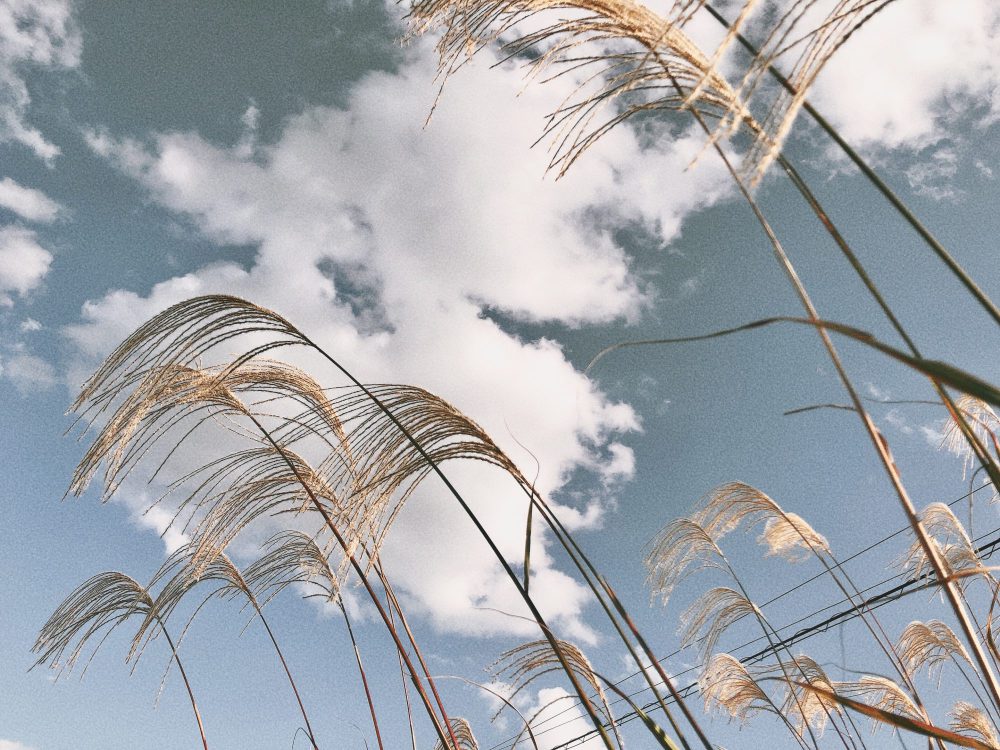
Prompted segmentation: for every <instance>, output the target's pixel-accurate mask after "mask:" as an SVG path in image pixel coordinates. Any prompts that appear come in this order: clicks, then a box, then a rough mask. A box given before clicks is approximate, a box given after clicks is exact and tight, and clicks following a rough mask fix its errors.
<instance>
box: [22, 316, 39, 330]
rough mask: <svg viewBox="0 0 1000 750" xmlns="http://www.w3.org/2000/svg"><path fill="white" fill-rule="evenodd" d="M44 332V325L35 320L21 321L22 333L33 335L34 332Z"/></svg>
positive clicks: (26, 319)
mask: <svg viewBox="0 0 1000 750" xmlns="http://www.w3.org/2000/svg"><path fill="white" fill-rule="evenodd" d="M40 330H42V324H41V323H39V322H38V321H37V320H35V319H34V318H25V319H24V320H22V321H21V332H22V333H33V332H34V331H40Z"/></svg>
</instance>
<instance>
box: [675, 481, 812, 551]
mask: <svg viewBox="0 0 1000 750" xmlns="http://www.w3.org/2000/svg"><path fill="white" fill-rule="evenodd" d="M691 517H692V519H693V520H695V521H696V522H697V523H699V524H700V525H701V527H702V528H703V529H704V530H705V532H706V533H707V534H708V535H709V536H710V537H711V538H712V539H713V540H714V541H715V542H716V543H718V541H719V540H720V539H721V538H722V537H723V536H725V535H726V534H729V533H731V532H732V531H735V530H736V529H737V528H738V527H739V526H741V525H742V524H744V523H745V524H747V526H749V527H750V528H753V527H755V526H758V525H761V524H763V526H764V529H763V533H762V534H761V536H760V537H759V539H758V541H759V542H761V543H762V544H764V545H766V546H767V548H768V553H769V554H773V555H780V556H781V557H783V558H785V559H787V560H798V559H801V557H802V555H804V554H814V555H818V554H820V553H821V552H825V553H828V554H829V552H830V546H829V544H828V543H827V541H826V538H825V537H824V536H823V535H822V534H820V533H818V532H817V531H816V530H815V529H813V528H812V526H810V525H809V524H808V523H807V522H806V521H805V520H803V519H802V518H801V517H800V516H798V515H796V514H794V513H787V512H786V511H785V510H783V509H782V507H781V506H780V505H778V503H776V502H775V501H774V500H772V499H771V498H770V497H769V496H768V495H766V494H765V493H764V492H761V491H760V490H758V489H757V488H755V487H751V486H750V485H749V484H745V483H743V482H730V483H728V484H724V485H722V486H721V487H717V488H716V489H714V490H712V492H710V493H709V494H708V495H707V496H706V497H705V499H704V500H703V501H702V507H701V508H700V509H699V510H698V511H697V512H695V513H694V514H692V516H691Z"/></svg>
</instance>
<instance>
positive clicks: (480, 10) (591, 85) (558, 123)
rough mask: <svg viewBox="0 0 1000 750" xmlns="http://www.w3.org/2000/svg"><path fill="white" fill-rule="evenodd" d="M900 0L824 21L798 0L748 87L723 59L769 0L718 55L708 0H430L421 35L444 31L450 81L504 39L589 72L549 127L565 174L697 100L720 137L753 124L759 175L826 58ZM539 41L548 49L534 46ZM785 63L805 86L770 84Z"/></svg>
mask: <svg viewBox="0 0 1000 750" xmlns="http://www.w3.org/2000/svg"><path fill="white" fill-rule="evenodd" d="M889 2H891V0H875V2H872V0H840V1H839V2H837V3H836V4H835V5H834V7H832V8H831V9H830V10H829V12H828V13H826V14H824V15H823V16H822V17H821V18H818V17H817V16H818V11H819V9H820V8H821V3H820V2H819V1H818V0H797V1H796V2H794V3H792V4H791V5H790V6H789V7H788V8H787V9H786V10H785V11H784V12H783V13H777V14H771V15H770V16H769V17H768V22H769V27H768V28H767V29H766V38H765V39H764V42H763V43H762V44H761V45H760V49H759V51H758V54H757V55H755V56H753V57H752V58H751V59H750V60H749V62H748V63H746V64H745V65H744V68H743V71H742V74H740V73H739V72H738V73H737V77H738V78H739V79H740V83H739V84H738V85H737V86H735V87H733V86H731V85H730V84H729V83H728V82H727V81H726V79H725V77H724V76H723V75H722V74H721V72H720V69H719V66H720V63H721V61H722V60H723V58H724V57H725V54H726V52H727V51H728V50H729V48H730V47H731V46H732V44H733V42H734V41H735V40H736V39H737V36H738V34H739V33H740V32H741V31H742V30H743V28H744V27H745V26H747V24H748V22H749V21H750V19H751V14H752V12H753V11H754V10H755V9H756V7H757V6H758V5H759V4H760V3H758V2H757V0H744V2H743V3H741V5H740V9H739V12H738V15H737V18H736V20H735V21H734V23H733V24H731V26H730V29H729V32H728V33H727V35H726V36H725V38H724V39H723V41H722V43H721V44H720V45H719V47H718V48H716V49H715V50H714V51H713V52H712V53H707V52H705V51H703V50H702V49H701V48H700V47H698V46H697V45H696V44H694V42H693V41H692V40H691V39H690V37H689V36H688V35H687V33H686V31H685V26H686V24H687V23H688V22H689V21H690V20H691V19H692V17H693V16H694V15H695V13H696V12H697V11H698V10H699V9H700V8H701V7H702V6H703V5H704V4H705V3H704V0H676V1H675V2H673V3H672V4H671V5H670V6H669V7H668V8H667V9H666V11H665V13H664V14H663V15H657V14H656V13H654V12H652V11H651V10H650V9H649V8H648V7H647V6H645V5H643V4H641V3H638V2H633V1H632V0H517V1H512V0H418V1H417V2H415V3H414V4H413V7H412V10H411V20H412V29H413V33H424V32H427V31H429V30H440V31H441V38H440V40H439V42H438V47H437V48H438V53H439V57H440V63H439V76H440V77H441V78H442V79H443V78H446V77H447V76H448V75H450V74H451V73H452V72H454V70H455V69H456V68H458V67H459V66H460V65H461V64H462V63H463V62H464V61H465V60H467V59H468V58H470V57H471V56H472V55H473V54H474V53H475V52H476V51H478V50H479V49H481V48H482V47H483V46H484V45H486V44H488V43H490V42H493V41H495V40H498V39H499V40H504V44H503V47H504V51H505V52H506V54H507V55H508V56H509V57H515V56H524V57H530V58H532V62H531V66H532V74H533V75H534V76H539V75H540V74H541V72H542V71H544V70H545V69H546V68H548V67H549V66H551V65H553V64H561V65H562V66H563V67H562V70H560V71H559V72H557V73H555V74H552V75H551V76H550V78H555V77H558V76H559V75H564V74H566V73H567V72H576V73H580V76H581V77H582V78H583V79H584V80H583V83H581V84H580V86H579V87H578V88H577V90H576V92H574V94H571V95H570V97H569V98H568V99H567V100H566V101H564V102H562V103H561V104H560V106H559V107H558V108H557V109H556V110H555V111H554V112H553V114H552V115H551V117H550V121H549V125H548V127H547V129H546V132H547V134H549V135H550V136H552V137H553V150H554V152H555V153H554V156H553V158H552V162H551V166H552V167H554V168H557V169H558V170H559V174H563V173H564V172H565V171H566V169H568V168H569V167H570V166H571V165H572V163H573V162H574V161H575V160H576V159H577V158H578V157H579V156H580V154H581V153H582V152H583V151H585V150H586V149H587V148H588V147H589V146H591V145H592V144H593V143H594V142H595V141H596V140H597V139H599V138H600V137H601V136H602V135H603V134H605V133H606V132H608V131H609V130H610V129H611V128H613V127H614V126H615V125H617V124H619V123H621V122H622V121H624V120H626V119H628V118H629V117H631V116H633V115H635V114H637V113H640V112H647V111H655V110H664V109H667V110H677V109H683V108H689V109H695V110H697V111H699V112H701V113H702V114H704V115H707V116H708V117H710V118H712V119H717V120H718V125H717V127H716V130H715V133H714V134H713V135H712V137H711V140H712V141H713V142H714V141H715V140H717V139H719V138H722V137H728V136H729V135H731V134H732V133H734V132H735V131H736V130H737V129H739V128H740V127H746V128H747V129H748V131H749V132H750V134H751V138H752V144H751V147H750V149H749V152H748V153H747V155H746V158H745V159H744V164H743V171H744V173H745V175H746V176H747V177H748V178H749V179H750V180H751V182H754V183H755V182H757V181H758V180H759V179H760V178H761V177H762V176H763V174H764V172H765V171H766V170H767V168H768V166H769V165H770V164H771V162H772V161H773V160H774V159H775V158H776V157H777V155H778V154H779V152H780V148H781V144H782V142H783V141H784V139H785V138H786V136H787V135H788V133H789V131H790V129H791V126H792V123H793V121H794V120H795V117H796V115H797V114H798V111H799V110H800V109H801V107H802V105H803V104H804V103H805V98H806V95H807V93H808V91H809V89H810V87H811V86H812V84H813V82H814V81H815V79H816V76H817V75H818V74H819V72H820V71H821V70H822V68H823V67H824V65H825V64H826V63H827V61H828V60H829V59H830V58H831V57H832V56H833V54H834V53H835V52H836V51H837V50H838V49H839V48H840V47H841V46H842V45H843V44H844V43H845V42H846V41H847V40H848V39H849V38H850V37H851V35H852V34H853V33H854V32H855V31H856V30H857V29H858V28H859V27H860V26H862V25H863V24H865V23H866V22H867V21H868V20H869V19H870V18H871V17H873V16H874V15H875V14H876V13H878V12H879V11H880V10H881V9H882V8H883V7H885V6H886V5H888V4H889ZM545 11H553V15H555V13H556V12H558V13H559V18H558V20H555V21H554V22H552V23H551V24H548V25H544V22H543V23H542V25H541V28H540V29H538V30H536V31H534V32H528V33H525V34H523V35H522V36H520V37H516V38H514V39H513V40H509V39H507V38H506V37H507V36H508V34H509V32H514V33H516V31H517V29H518V26H519V25H520V24H521V23H522V22H524V21H526V20H529V19H531V20H534V19H533V17H534V16H535V15H538V14H541V13H544V12H545ZM567 11H569V13H568V14H567ZM819 12H821V11H819ZM588 44H589V45H590V49H588V47H587V45H588ZM533 47H537V48H539V51H538V52H532V48H533ZM737 59H739V58H737ZM789 60H790V62H789ZM774 64H782V65H783V67H786V68H787V69H788V70H787V72H786V78H787V81H788V83H789V84H790V86H791V87H793V88H794V90H795V93H794V94H791V93H788V92H787V91H786V90H784V89H783V88H781V87H777V86H771V87H768V86H766V85H765V79H766V74H767V71H768V68H769V66H771V65H774ZM761 92H764V93H763V94H762V93H761ZM772 92H774V93H772ZM758 98H764V99H765V103H764V104H763V105H760V106H757V107H756V108H757V109H759V110H761V112H762V113H763V114H762V117H761V118H760V119H758V118H755V117H754V115H753V114H752V113H751V108H750V106H749V104H750V102H751V100H754V99H758ZM608 105H614V106H615V109H614V110H613V112H612V114H611V115H610V116H606V117H604V118H601V119H599V118H598V116H597V115H598V111H599V109H600V108H601V107H603V106H608Z"/></svg>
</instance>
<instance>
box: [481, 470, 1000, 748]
mask: <svg viewBox="0 0 1000 750" xmlns="http://www.w3.org/2000/svg"><path fill="white" fill-rule="evenodd" d="M988 487H992V485H991V484H990V483H988V482H987V483H985V484H982V485H980V486H979V487H976V488H974V489H972V490H970V491H969V492H967V493H965V494H964V495H962V496H960V497H958V498H955V499H954V500H952V501H950V502H949V503H948V506H949V507H951V506H954V505H957V504H958V503H960V502H962V501H963V500H968V499H969V498H971V497H973V496H974V495H975V494H976V493H977V492H980V491H981V490H984V489H986V488H988ZM909 530H910V527H909V526H905V527H902V528H899V529H897V530H896V531H894V532H892V533H891V534H888V535H886V536H884V537H882V538H880V539H878V540H876V541H874V542H872V543H871V544H869V545H868V546H866V547H864V548H862V549H860V550H858V551H857V552H854V553H852V554H851V555H849V556H848V557H845V558H842V559H840V560H839V561H838V562H837V563H836V564H834V565H831V568H832V569H840V568H842V567H843V566H844V565H845V564H847V563H849V562H851V561H853V560H856V559H857V558H859V557H861V556H862V555H865V554H867V553H868V552H871V551H872V550H873V549H875V548H877V547H879V546H881V545H883V544H885V543H887V542H889V541H891V540H892V539H894V538H896V537H898V536H900V535H901V534H904V533H906V532H907V531H909ZM996 532H1000V528H997V529H994V530H993V531H991V532H988V533H987V534H984V535H981V536H979V537H977V538H976V540H975V541H979V540H981V539H984V538H986V537H988V536H989V535H990V534H993V533H996ZM997 546H1000V537H997V538H995V539H993V540H992V541H991V542H989V543H987V544H985V545H983V547H981V548H979V549H977V551H978V552H985V556H987V557H988V556H989V555H991V554H992V553H993V552H994V551H995V550H996V547H997ZM827 574H828V573H827V571H826V570H823V571H820V572H818V573H816V574H815V575H812V576H809V577H808V578H805V579H803V580H802V581H799V583H797V584H795V585H794V586H792V587H790V588H788V589H786V590H784V591H782V592H780V593H779V594H776V595H775V596H773V597H771V598H770V599H768V600H766V601H764V602H763V603H761V604H760V605H759V606H760V607H761V608H763V607H767V606H769V605H771V604H774V603H775V602H777V601H780V600H781V599H783V598H785V597H787V596H789V595H791V594H792V593H794V592H796V591H798V590H799V589H801V588H803V587H804V586H807V585H808V584H810V583H812V582H813V581H816V580H818V579H820V578H823V577H824V576H826V575H827ZM903 576H905V573H897V574H895V575H892V576H889V577H887V578H885V579H883V580H881V581H879V582H877V583H874V584H871V585H870V586H867V587H865V588H864V589H862V590H861V591H860V592H859V593H860V594H865V593H867V592H869V591H871V590H873V589H876V588H879V587H881V586H884V585H886V584H888V583H891V582H892V581H894V580H897V579H899V578H902V577H903ZM929 577H932V574H925V575H923V576H920V577H918V578H911V579H909V580H907V581H904V582H903V583H902V584H900V585H898V586H896V587H894V588H892V589H889V590H887V591H883V592H881V593H880V594H876V595H875V596H873V597H871V599H868V600H864V601H862V602H860V603H859V604H857V605H854V606H852V607H850V608H847V609H845V610H842V611H840V612H838V613H836V614H835V615H833V616H832V617H830V618H827V620H824V621H822V622H820V623H816V624H815V625H811V626H809V627H807V628H803V629H801V630H799V631H797V632H796V633H793V634H792V635H791V636H790V637H789V639H788V641H789V642H788V643H787V644H786V643H785V642H784V641H781V642H778V643H776V644H775V647H776V648H784V647H785V646H786V645H793V644H795V643H798V642H800V641H802V640H805V639H806V638H808V637H811V636H812V635H817V634H818V633H820V632H825V631H826V630H828V629H829V628H830V627H832V626H833V625H836V624H842V623H840V622H830V621H831V620H836V619H842V618H843V622H846V621H848V620H849V619H853V618H854V617H857V616H860V614H861V610H862V609H864V610H870V609H874V608H878V607H881V606H883V605H884V604H888V603H889V602H890V601H895V600H896V599H898V598H902V596H905V595H906V594H908V593H911V592H910V591H909V589H910V588H911V587H913V586H915V585H916V584H918V583H919V584H924V585H933V584H926V583H925V579H927V578H929ZM897 589H898V590H899V591H897ZM848 601H850V599H848V598H846V597H845V598H842V599H839V600H838V601H835V602H833V603H830V604H827V605H826V606H823V607H820V608H818V609H815V610H812V611H810V612H809V613H807V614H806V615H803V616H802V617H800V618H798V619H797V620H793V621H792V622H790V623H786V624H785V625H782V626H781V627H779V628H777V630H776V632H781V631H785V630H788V629H789V628H791V627H794V626H796V625H799V624H801V623H803V622H805V621H807V620H809V619H811V618H813V617H815V616H816V615H818V614H821V613H823V612H826V611H828V610H830V609H833V608H834V607H837V606H839V605H841V604H843V603H844V602H848ZM871 603H874V605H875V606H874V607H871V606H869V605H870V604H871ZM852 613H853V614H852ZM824 625H825V627H823V628H822V629H821V630H817V629H816V628H820V627H821V626H824ZM763 640H765V638H764V636H758V637H757V638H754V639H751V640H749V641H746V642H745V643H741V644H740V645H738V646H736V647H735V648H734V649H732V650H733V651H734V652H735V651H739V650H742V649H745V648H747V647H749V646H753V645H754V644H756V643H759V642H760V641H763ZM683 650H684V649H683V648H679V649H676V650H674V651H672V652H671V653H669V654H666V655H665V656H662V657H660V658H659V659H658V661H659V662H660V663H663V662H665V661H666V660H667V659H671V658H673V657H675V656H678V655H679V654H681V653H682V651H683ZM771 651H772V649H771V647H768V648H765V649H763V650H762V651H758V652H756V653H754V654H751V655H749V656H748V657H746V660H758V661H759V660H760V659H762V658H764V656H766V655H767V654H768V653H771ZM694 670H695V667H688V668H687V669H684V670H682V671H680V672H677V673H676V674H674V675H672V676H673V677H681V676H683V675H685V674H689V673H690V672H693V671H694ZM640 674H642V672H641V670H636V671H634V672H631V673H629V674H627V675H626V676H624V677H622V678H621V679H620V680H617V681H616V682H615V683H614V684H615V686H621V685H622V684H624V683H626V682H628V681H629V680H630V679H632V678H634V677H637V676H639V675H640ZM649 689H650V688H649V687H648V686H647V687H645V688H641V689H639V690H637V691H635V692H633V693H630V694H629V698H634V697H635V696H637V695H639V694H641V693H644V692H646V691H648V690H649ZM696 690H697V683H691V684H689V685H686V686H684V687H683V688H681V689H680V690H679V691H678V692H679V693H680V695H681V697H682V698H683V697H687V696H688V695H690V694H691V693H692V692H695V691H696ZM624 700H625V699H624V698H618V699H616V700H614V701H612V705H614V704H618V703H622V702H624ZM670 702H672V701H670ZM577 704H578V701H573V702H572V703H571V704H570V705H568V706H567V707H565V708H563V709H561V710H560V711H558V712H557V713H555V714H553V715H552V716H549V717H547V718H546V719H544V720H543V721H541V722H539V723H538V724H535V725H534V726H533V728H534V729H535V734H536V735H542V734H545V733H547V732H551V731H553V730H555V729H557V728H559V727H562V726H565V725H566V724H568V723H570V722H571V721H574V720H575V719H576V717H575V716H574V717H572V718H569V719H567V720H565V721H562V722H559V723H557V724H554V725H552V726H549V727H545V728H541V729H539V727H543V726H544V725H545V724H548V723H550V722H552V721H555V720H556V719H558V718H559V717H560V716H563V715H565V714H567V713H570V712H571V711H573V710H574V709H575V708H576V707H577ZM658 705H659V704H658V703H657V702H655V701H654V702H653V703H652V704H649V705H646V706H643V707H642V709H643V710H644V711H645V710H648V709H651V708H656V707H657V706H658ZM636 716H637V714H636V713H635V712H634V711H629V712H628V713H626V714H623V715H622V717H621V718H619V719H617V720H616V721H618V723H626V722H628V721H631V720H632V719H634V718H636ZM593 731H596V730H591V731H590V732H588V733H585V734H583V735H580V736H579V737H574V738H572V739H570V740H566V741H565V742H563V743H562V744H560V745H557V746H556V747H554V748H553V749H552V750H568V748H570V747H573V746H574V745H575V744H579V743H580V742H582V741H584V740H586V739H588V738H589V737H590V736H591V734H592V732H593ZM517 742H518V739H517V736H512V737H509V738H507V739H505V740H502V741H500V742H498V743H496V744H494V745H492V746H491V747H489V748H486V749H485V750H500V748H503V747H510V748H513V747H515V746H516V744H517ZM510 743H514V744H510Z"/></svg>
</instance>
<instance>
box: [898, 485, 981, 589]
mask: <svg viewBox="0 0 1000 750" xmlns="http://www.w3.org/2000/svg"><path fill="white" fill-rule="evenodd" d="M920 523H921V525H922V526H923V527H924V529H925V531H926V533H927V536H928V538H929V541H930V543H931V544H933V545H934V546H935V548H936V549H937V551H938V553H939V557H940V558H941V560H942V561H943V563H944V565H945V570H946V573H947V574H948V575H958V576H960V577H959V579H958V580H957V581H956V584H957V585H958V586H959V588H964V587H965V586H968V584H969V583H970V582H971V580H972V576H974V575H977V574H982V575H983V576H986V577H987V578H988V577H990V573H989V571H988V570H987V569H986V567H985V566H984V565H983V563H982V561H981V560H980V559H979V553H978V552H976V548H975V546H974V545H973V544H972V540H971V539H970V538H969V535H968V533H967V532H966V530H965V526H963V525H962V522H961V521H959V520H958V518H957V517H956V516H955V514H954V513H953V512H952V510H951V508H949V507H948V506H947V505H946V504H945V503H931V504H930V505H928V506H927V507H926V508H924V509H923V510H922V511H921V512H920ZM900 565H901V566H902V567H903V569H904V570H911V571H912V572H913V575H914V576H917V577H919V576H925V575H932V574H933V572H934V567H933V566H932V565H931V562H930V561H929V560H928V559H927V555H926V553H925V552H924V548H923V546H922V545H921V544H920V541H919V540H915V541H914V542H913V543H912V544H910V546H909V548H907V550H906V552H905V553H904V554H903V556H902V558H901V560H900Z"/></svg>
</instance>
